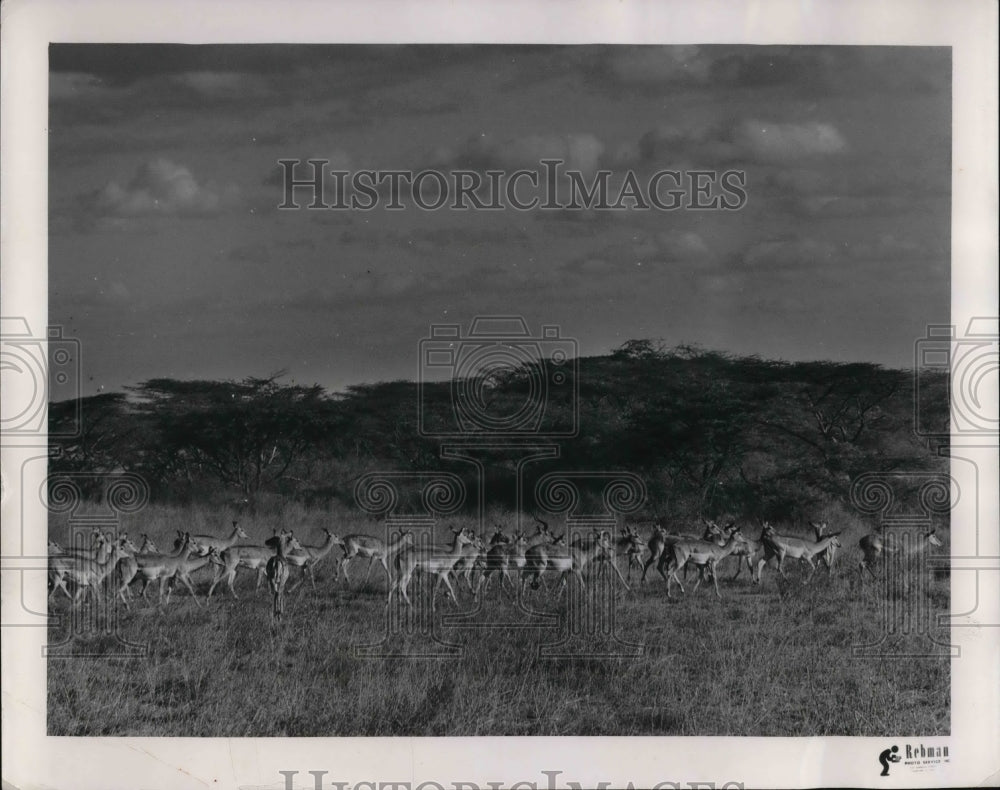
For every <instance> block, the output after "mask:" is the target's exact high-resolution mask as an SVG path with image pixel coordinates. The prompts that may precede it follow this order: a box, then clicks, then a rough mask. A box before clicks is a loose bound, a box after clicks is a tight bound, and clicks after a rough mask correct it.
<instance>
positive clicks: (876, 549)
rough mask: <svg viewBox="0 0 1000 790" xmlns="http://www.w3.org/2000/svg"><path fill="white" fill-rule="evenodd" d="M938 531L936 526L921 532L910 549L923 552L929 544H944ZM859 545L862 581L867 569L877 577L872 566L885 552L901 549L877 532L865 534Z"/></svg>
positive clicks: (859, 568)
mask: <svg viewBox="0 0 1000 790" xmlns="http://www.w3.org/2000/svg"><path fill="white" fill-rule="evenodd" d="M936 532H937V528H934V529H931V530H930V531H929V532H923V533H921V534H920V538H919V541H918V543H917V545H916V546H915V547H913V548H912V549H910V551H911V552H921V551H924V550H925V549H926V548H927V546H942V545H944V544H943V543H941V540H940V539H939V538H938V536H937V535H936V534H935V533H936ZM858 547H859V548H860V549H861V554H862V556H861V562H859V563H858V573H859V574H860V576H861V581H864V580H865V571H868V573H869V574H871V576H872V578H873V579H874V578H877V574H876V573H875V571H873V570H872V567H873V566H875V565H877V564H879V563H880V562H881V561H882V555H883V554H895V553H896V552H897V551H898V550H899V549H898V548H897V547H895V546H889V545H886V543H885V541H883V539H882V537H881V536H880V535H875V534H869V535H865V536H864V537H863V538H861V540H859V541H858Z"/></svg>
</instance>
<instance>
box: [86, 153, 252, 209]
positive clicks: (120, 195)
mask: <svg viewBox="0 0 1000 790" xmlns="http://www.w3.org/2000/svg"><path fill="white" fill-rule="evenodd" d="M236 195H237V190H236V187H235V186H229V187H226V188H219V187H216V186H214V185H212V184H210V183H209V184H199V183H198V181H197V180H196V179H195V177H194V175H192V173H191V171H190V170H189V169H188V168H186V167H184V166H183V165H179V164H176V163H174V162H171V161H169V160H167V159H155V160H153V161H151V162H147V163H145V164H144V165H142V166H140V167H139V169H138V170H136V172H135V175H133V176H132V180H131V181H129V182H128V184H126V185H125V186H122V185H121V184H119V183H118V182H116V181H112V182H110V183H109V184H107V185H106V186H105V187H104V188H103V189H101V190H100V191H98V192H97V194H96V196H95V198H94V206H93V207H94V209H95V210H96V211H97V212H98V213H99V214H102V215H105V216H113V217H141V216H160V215H179V216H204V215H211V214H217V213H218V212H220V211H221V210H223V209H224V208H226V207H227V206H229V205H231V204H232V203H233V201H234V200H235V198H236Z"/></svg>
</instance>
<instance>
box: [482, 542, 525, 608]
mask: <svg viewBox="0 0 1000 790" xmlns="http://www.w3.org/2000/svg"><path fill="white" fill-rule="evenodd" d="M494 537H496V536H494ZM505 537H506V536H505ZM527 547H528V540H527V538H525V537H524V533H523V532H521V531H520V530H517V531H515V532H514V536H513V538H511V539H509V540H508V542H507V543H492V542H491V545H490V547H489V549H487V551H486V562H485V564H484V566H483V572H482V574H480V576H479V584H478V586H477V588H476V595H477V596H478V595H479V591H480V590H483V591H484V592H485V591H486V590H489V588H490V582H491V581H492V579H493V574H494V573H499V574H500V586H499V588H498V589H499V592H500V593H503V582H504V579H506V580H507V581H508V582H509V583H510V585H511V587H512V588H513V586H514V583H513V582H512V581H511V580H510V563H511V557H513V556H515V555H518V554H520V556H521V557H522V558H523V557H524V552H525V550H526V549H527Z"/></svg>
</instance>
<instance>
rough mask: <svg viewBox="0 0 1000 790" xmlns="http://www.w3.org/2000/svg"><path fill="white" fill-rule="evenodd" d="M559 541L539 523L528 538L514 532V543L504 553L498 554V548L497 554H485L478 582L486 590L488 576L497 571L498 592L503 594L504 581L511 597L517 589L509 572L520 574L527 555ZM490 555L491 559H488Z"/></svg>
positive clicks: (526, 561)
mask: <svg viewBox="0 0 1000 790" xmlns="http://www.w3.org/2000/svg"><path fill="white" fill-rule="evenodd" d="M537 520H538V518H537V517H536V521H537ZM561 541H562V538H561V537H559V538H557V537H556V536H555V535H553V534H552V533H551V532H550V531H549V526H548V524H546V523H544V522H541V521H539V524H538V527H537V530H536V532H535V534H534V535H532V536H531V537H530V538H528V537H526V536H525V535H524V533H523V532H521V531H518V532H515V533H514V541H513V542H512V543H511V544H510V546H508V547H506V549H507V550H506V551H505V552H503V553H500V552H499V548H500V547H497V548H498V551H497V553H493V552H492V551H491V552H490V553H489V554H487V567H486V570H485V572H484V574H483V578H482V579H481V580H480V581H481V583H482V582H485V584H486V586H487V588H488V587H489V584H490V574H492V573H493V572H495V571H498V572H499V573H500V591H501V592H503V583H504V580H506V581H507V585H508V587H509V589H510V593H511V595H512V596H513V594H514V591H515V590H516V589H517V588H516V586H515V585H514V582H513V580H512V579H511V577H510V574H511V571H514V572H515V573H521V572H522V571H523V570H524V569H525V567H526V565H527V563H528V555H529V554H531V555H532V556H533V555H534V554H536V553H537V551H536V550H545V549H544V548H540V547H545V546H548V545H556V544H558V543H560V542H561ZM491 554H492V559H491V558H490V555H491ZM522 587H523V585H522Z"/></svg>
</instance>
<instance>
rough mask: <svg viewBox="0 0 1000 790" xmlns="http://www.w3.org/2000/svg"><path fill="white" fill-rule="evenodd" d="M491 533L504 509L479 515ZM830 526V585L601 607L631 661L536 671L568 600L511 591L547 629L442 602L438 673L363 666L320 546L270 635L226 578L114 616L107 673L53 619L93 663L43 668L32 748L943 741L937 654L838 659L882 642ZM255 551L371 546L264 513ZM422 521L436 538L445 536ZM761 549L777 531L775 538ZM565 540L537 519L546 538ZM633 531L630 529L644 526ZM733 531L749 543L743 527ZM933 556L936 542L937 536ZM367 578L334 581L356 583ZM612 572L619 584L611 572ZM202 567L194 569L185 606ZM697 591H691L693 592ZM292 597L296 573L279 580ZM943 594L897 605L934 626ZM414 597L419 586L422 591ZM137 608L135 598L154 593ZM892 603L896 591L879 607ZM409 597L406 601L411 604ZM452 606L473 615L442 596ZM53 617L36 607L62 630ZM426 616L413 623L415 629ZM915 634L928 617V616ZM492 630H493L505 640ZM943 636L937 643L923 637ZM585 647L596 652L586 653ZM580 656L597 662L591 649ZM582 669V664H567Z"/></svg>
mask: <svg viewBox="0 0 1000 790" xmlns="http://www.w3.org/2000/svg"><path fill="white" fill-rule="evenodd" d="M491 515H492V516H495V519H493V520H498V521H502V522H503V523H504V524H505V525H506V526H507V527H508V529H510V528H512V527H513V526H514V514H513V513H506V514H491ZM826 517H828V518H829V520H830V523H831V527H830V528H831V530H838V529H839V530H844V532H843V534H842V535H841V540H842V542H843V545H844V549H843V550H842V551H841V552H840V553H839V554H838V557H837V562H836V565H835V567H834V570H833V572H832V574H830V575H828V574H827V573H826V571H825V569H823V570H820V571H818V572H817V574H816V576H815V578H814V579H813V580H812V582H811V583H810V584H808V585H804V584H801V583H800V580H801V579H802V578H804V572H805V570H806V569H805V567H804V566H803V567H802V568H800V567H798V565H799V563H797V562H789V574H790V576H791V577H792V579H793V582H792V583H791V584H790V585H788V587H787V588H785V589H783V590H781V591H780V592H779V586H778V584H777V579H776V574H775V573H774V572H773V571H771V570H770V569H768V570H766V571H765V576H764V580H763V583H762V584H761V585H759V586H758V585H752V584H751V583H750V579H749V577H748V575H747V573H746V571H745V570H744V571H743V572H742V573H741V575H740V578H738V579H736V580H735V581H731V580H730V578H729V577H731V576H732V574H733V571H734V569H735V560H734V559H733V558H730V559H727V560H725V561H723V563H722V564H721V566H720V568H721V569H722V574H721V579H722V581H721V582H720V586H721V589H722V594H723V596H724V597H723V600H718V599H717V598H716V597H715V595H714V593H713V592H712V589H711V585H707V586H706V585H704V584H703V585H702V586H701V588H700V589H699V590H697V592H694V593H692V591H691V589H690V586H689V587H688V592H687V594H686V595H684V596H679V597H677V598H675V599H674V600H667V598H666V595H665V585H664V583H663V581H662V579H660V577H659V576H658V575H656V574H655V573H653V572H652V571H651V573H650V576H649V578H648V579H647V584H646V585H645V586H643V587H640V586H639V585H638V584H636V583H634V582H635V577H634V576H633V585H632V590H631V592H628V593H625V594H622V595H620V596H618V597H616V598H614V599H613V600H614V616H615V618H616V625H615V633H616V634H617V636H619V637H620V638H621V639H622V640H624V641H626V642H630V643H637V644H639V645H641V652H640V654H639V655H634V656H619V657H590V658H588V657H582V656H579V655H576V656H574V657H566V656H564V657H545V656H540V655H539V646H540V645H542V644H545V643H548V644H551V643H553V642H555V641H558V638H559V635H560V634H563V633H565V631H566V628H567V627H568V626H567V622H568V610H567V603H566V601H567V597H566V595H565V594H564V595H562V596H556V595H554V594H549V595H545V594H544V593H542V592H541V591H529V592H528V593H527V594H526V595H527V603H528V605H529V606H530V608H531V609H533V610H538V611H542V612H548V613H552V614H554V615H556V619H555V620H554V621H553V622H555V625H554V627H553V626H550V627H536V628H526V627H512V626H510V623H517V624H522V625H523V624H524V623H526V622H534V623H535V624H537V623H538V621H539V618H538V617H534V618H532V617H529V616H527V615H525V614H524V613H523V612H522V611H521V610H519V609H518V607H517V606H516V605H515V604H514V603H512V602H511V601H510V600H509V599H500V598H498V596H497V594H496V588H495V585H494V588H493V589H492V590H491V591H490V592H489V593H488V595H487V597H486V600H485V601H484V602H483V608H482V610H481V612H480V614H478V615H476V617H475V618H471V619H474V620H475V621H476V622H478V623H479V624H480V625H482V624H483V623H484V622H487V623H489V622H492V623H495V624H496V625H494V626H492V627H478V628H468V627H454V626H453V625H448V624H447V621H446V620H443V619H442V618H445V617H447V616H448V615H453V614H454V612H455V611H456V610H455V609H453V608H452V607H450V604H447V603H445V602H444V601H443V599H442V601H441V603H440V604H439V605H438V607H437V612H436V614H434V615H432V619H433V622H434V628H435V629H436V630H435V633H438V634H440V635H441V636H442V637H443V638H444V640H446V641H447V642H450V643H453V644H455V645H458V647H457V648H453V650H454V652H455V653H456V655H455V656H453V657H448V658H442V657H438V658H427V657H424V658H378V657H371V656H364V655H358V654H357V651H356V650H355V649H354V648H355V646H357V645H364V644H371V643H377V642H379V640H380V638H381V637H382V636H383V635H384V634H385V630H386V607H385V591H386V586H385V574H384V572H383V571H382V569H381V567H377V568H375V569H374V570H373V572H372V579H371V580H370V581H369V582H368V583H367V584H365V585H363V586H351V587H347V586H345V584H344V582H343V580H337V579H336V562H337V561H338V560H339V558H340V556H341V552H340V549H339V548H335V549H334V551H333V552H332V553H331V554H330V555H328V557H327V558H326V559H325V560H324V562H323V563H322V564H321V565H320V566H319V568H318V569H317V585H316V589H315V590H312V589H311V588H310V585H309V583H308V582H306V583H304V584H302V585H301V586H299V587H297V588H295V589H294V590H293V591H291V592H290V593H289V594H288V595H287V600H286V604H285V617H284V620H283V621H282V622H280V623H275V622H273V620H272V617H271V597H270V594H269V592H268V590H267V588H266V583H265V585H263V586H262V588H261V590H260V592H259V593H258V594H257V595H255V594H254V588H253V581H252V575H251V574H250V573H249V572H248V571H241V573H240V575H239V576H238V578H237V591H238V592H239V593H240V598H239V600H234V599H233V598H232V597H231V596H230V595H229V593H228V591H226V590H225V589H224V587H222V586H221V585H220V588H219V589H218V590H216V592H215V594H214V595H213V597H212V599H211V601H209V602H208V605H206V606H202V607H199V606H197V605H196V604H195V602H194V601H192V599H191V596H190V594H189V593H188V592H187V590H185V589H184V588H183V587H181V586H180V585H178V588H177V590H176V591H175V592H174V595H173V597H172V600H171V601H170V603H169V604H168V605H166V606H162V607H161V606H159V605H157V604H156V600H155V599H156V596H155V594H153V595H151V596H150V600H149V601H148V602H142V601H141V599H140V600H138V601H137V602H136V603H134V604H133V605H132V607H131V609H129V610H126V609H124V608H123V607H122V606H120V605H118V606H117V607H116V608H115V609H114V613H115V614H114V616H115V617H117V618H118V630H119V633H120V635H121V637H123V638H124V639H125V640H127V641H129V642H132V643H138V644H142V645H144V646H145V647H146V654H145V655H144V656H142V657H121V656H119V657H114V656H113V655H111V654H113V653H115V652H116V651H118V650H120V647H119V646H118V645H117V642H116V639H115V638H114V637H112V636H108V635H100V636H96V635H95V634H94V633H93V632H90V633H82V634H72V633H71V629H70V626H69V623H70V622H71V618H70V617H68V616H64V617H63V618H62V620H61V621H60V623H59V624H58V625H55V626H53V627H52V628H51V630H50V644H54V643H57V642H60V641H64V640H66V639H69V640H70V641H69V643H68V644H66V645H63V649H66V648H67V647H72V648H73V649H74V650H75V651H76V652H83V648H84V647H87V648H89V649H91V650H92V651H93V652H95V653H98V654H103V657H98V658H55V657H53V658H51V659H50V660H49V662H48V731H49V734H51V735H117V736H124V735H134V736H215V737H250V736H254V737H264V736H333V735H340V736H349V735H373V736H378V735H763V736H794V735H873V736H874V735H883V734H886V733H893V734H897V735H907V736H909V735H914V736H916V735H940V734H946V733H948V732H949V730H950V722H949V698H950V682H949V662H948V660H947V659H946V658H900V657H881V658H855V657H853V656H852V649H851V648H852V645H862V644H872V643H876V642H878V641H879V640H880V638H881V637H882V636H883V635H884V634H885V632H886V620H885V618H886V615H885V613H884V611H885V603H886V600H885V589H884V588H882V587H881V586H880V585H878V584H868V585H867V586H865V587H861V586H860V585H859V584H858V583H857V577H858V573H857V563H858V560H859V553H858V549H857V540H858V538H859V537H860V536H861V535H863V534H865V532H866V531H867V528H866V527H865V526H864V525H862V524H861V523H860V522H858V521H855V520H853V519H852V518H851V517H850V516H846V515H845V514H843V513H842V512H839V511H836V512H831V513H829V514H827V516H826ZM231 519H232V514H230V513H228V512H226V511H223V510H212V509H209V508H205V507H188V508H181V507H164V506H151V507H149V508H148V509H147V510H146V511H144V512H143V513H141V514H140V515H138V516H135V517H131V518H130V519H129V520H127V521H126V522H125V523H123V525H122V527H123V528H124V529H126V530H127V531H128V532H129V534H130V536H132V537H138V535H139V534H140V533H146V534H148V535H149V536H150V537H151V538H153V539H154V540H155V541H156V542H157V543H158V544H159V545H160V548H161V549H163V548H164V547H167V548H169V545H170V543H171V542H172V539H173V536H174V535H175V532H176V530H177V529H186V530H190V531H191V532H194V533H198V532H208V533H215V534H220V535H221V534H223V533H224V532H226V527H227V526H228V525H229V523H230V521H231ZM240 523H241V525H242V526H243V527H244V528H245V529H246V530H247V532H248V533H249V534H250V535H251V538H252V539H253V540H252V542H254V543H258V544H259V543H260V542H262V541H263V539H265V538H266V537H268V536H270V535H271V532H272V529H273V528H276V527H278V526H282V527H290V528H292V529H293V530H294V531H295V533H296V535H297V536H298V537H300V538H301V539H303V542H305V543H308V544H314V545H315V544H319V543H321V542H322V533H321V532H320V528H321V527H328V528H330V529H331V530H333V531H334V532H336V533H337V534H338V535H344V534H346V533H349V532H366V533H370V534H374V535H379V534H384V532H383V530H382V526H381V525H380V524H378V523H376V522H374V521H371V520H367V519H365V518H363V517H361V516H358V515H353V516H352V515H351V514H350V513H346V512H345V513H341V514H337V515H335V516H331V515H330V514H329V513H324V512H321V511H309V510H306V509H303V508H302V507H300V506H298V505H293V506H289V507H287V508H286V509H285V510H284V511H282V512H274V513H267V514H257V515H254V516H242V517H241V518H240ZM457 523H459V522H458V521H457V520H455V519H451V520H448V521H444V522H442V524H441V525H439V532H438V538H439V539H440V540H442V541H443V540H444V539H445V537H450V535H451V533H450V532H448V531H447V529H446V527H447V526H451V525H453V524H457ZM777 526H778V527H779V531H780V532H785V531H788V530H787V529H785V528H783V527H782V525H777ZM561 527H562V524H561V523H557V522H556V520H555V519H553V528H554V531H556V532H559V531H561ZM65 529H66V525H65V522H59V520H58V519H57V518H56V517H53V521H52V524H51V525H50V536H51V537H53V538H55V539H64V536H65V534H66V531H65ZM642 529H643V530H644V531H645V532H648V531H649V530H648V528H646V527H643V528H642ZM746 531H747V532H748V533H749V534H751V535H752V537H756V536H757V535H756V532H757V528H756V527H751V526H747V528H746ZM940 532H941V535H942V537H943V538H944V543H945V545H944V547H943V548H941V549H939V550H938V551H940V552H946V551H947V547H948V541H947V530H946V529H944V530H941V531H940ZM365 563H366V561H365V560H361V559H356V560H354V564H353V565H352V567H351V573H352V578H353V579H354V584H355V585H358V584H359V582H360V579H361V577H362V575H363V571H364V566H365ZM623 570H624V567H623ZM211 578H212V570H211V566H209V567H208V568H206V569H203V570H200V571H198V572H196V574H195V575H194V580H195V582H196V584H197V587H198V592H199V597H200V599H201V602H202V603H204V595H205V593H206V592H207V589H208V585H209V584H210V582H211ZM693 579H694V577H692V581H693ZM297 581H298V574H297V573H296V574H294V575H293V577H292V582H291V584H295V583H297ZM948 584H949V582H948V579H947V578H946V577H945V578H937V579H932V580H930V581H929V582H928V585H927V589H926V592H924V593H914V592H910V593H909V594H908V596H906V597H904V598H902V600H904V602H906V603H907V605H908V606H909V605H912V606H916V603H917V602H916V601H915V599H914V597H915V596H916V595H918V594H919V595H920V596H921V598H922V599H923V600H922V602H921V604H922V605H929V612H930V616H931V617H934V616H936V615H937V614H938V613H944V612H946V611H947V610H948V601H949V598H948ZM423 589H424V591H425V592H426V591H427V590H428V589H429V587H428V586H426V585H425V586H424V588H423ZM151 592H152V591H151ZM890 594H891V595H896V594H899V595H902V594H903V593H902V592H898V591H897V593H890ZM421 595H422V594H421V593H420V592H419V591H417V592H416V597H415V598H414V600H415V601H418V600H426V596H424V597H421ZM460 598H461V602H462V607H463V610H466V611H468V610H472V609H473V607H474V604H473V601H472V599H471V597H470V596H469V595H468V594H466V595H465V596H460ZM68 604H69V602H68V601H67V600H66V598H65V597H63V596H61V595H58V596H56V597H54V598H53V599H52V601H51V603H50V606H51V608H52V611H53V612H54V613H56V614H60V615H68V614H69V613H70V607H69V605H68ZM421 612H422V613H424V614H428V612H427V610H426V608H420V607H418V614H419V613H421ZM932 622H934V621H933V620H932ZM504 623H506V624H507V625H504ZM938 633H939V636H940V637H942V638H944V637H946V633H944V632H938ZM910 643H912V644H914V645H919V646H923V645H925V643H924V642H923V641H921V640H919V639H916V638H915V637H897V638H895V641H891V642H890V643H887V644H886V645H884V647H886V651H887V652H893V650H895V652H897V653H898V652H905V651H904V650H903V648H905V647H906V646H907V645H908V644H910ZM595 644H596V642H595ZM392 647H393V649H394V650H402V651H407V650H409V651H411V652H412V651H419V650H423V651H426V650H428V649H431V650H433V649H438V650H440V649H442V648H441V647H440V645H437V644H436V643H435V642H433V640H431V639H430V638H429V637H428V636H427V634H425V633H422V632H420V630H419V629H417V631H416V632H415V633H412V634H407V633H401V634H397V635H395V636H394V637H393V638H392ZM597 648H598V649H609V645H608V644H607V643H606V640H605V643H602V644H601V645H597ZM578 652H579V651H578Z"/></svg>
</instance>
